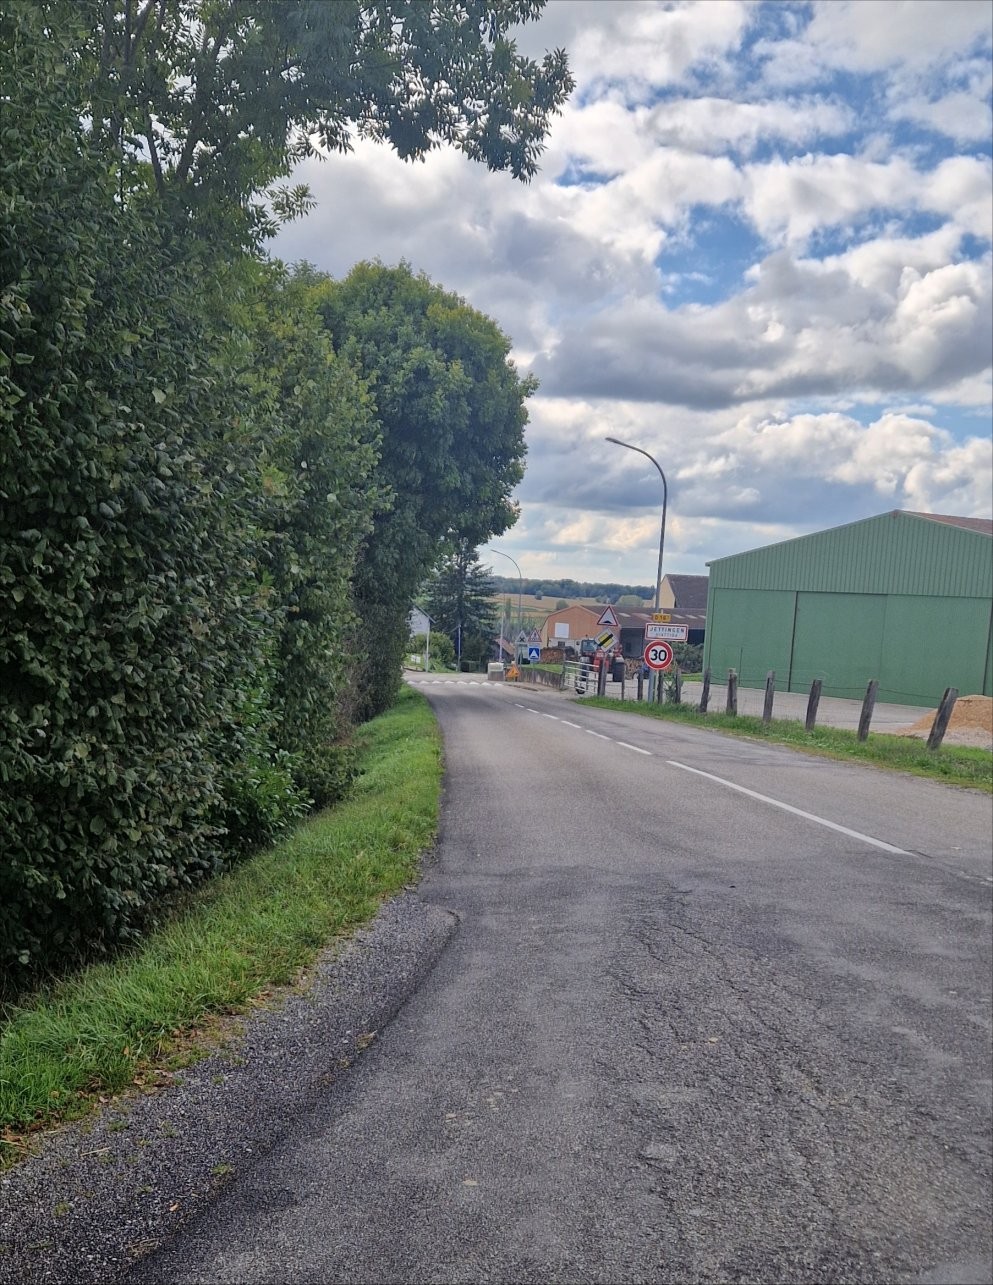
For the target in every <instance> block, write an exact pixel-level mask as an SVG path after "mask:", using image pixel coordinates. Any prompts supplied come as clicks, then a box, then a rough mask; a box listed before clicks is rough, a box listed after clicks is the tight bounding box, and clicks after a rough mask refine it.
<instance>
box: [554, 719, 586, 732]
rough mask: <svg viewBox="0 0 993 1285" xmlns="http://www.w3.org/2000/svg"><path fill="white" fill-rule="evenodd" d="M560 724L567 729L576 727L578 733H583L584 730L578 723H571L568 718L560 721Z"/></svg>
mask: <svg viewBox="0 0 993 1285" xmlns="http://www.w3.org/2000/svg"><path fill="white" fill-rule="evenodd" d="M559 722H560V723H562V724H563V725H564V726H565V727H574V728H575V729H576V731H577V732H581V731H582V730H583V729H582V728H581V727H580V725H579V724H578V723H570V722H569V720H568V719H567V718H562V719H560V720H559Z"/></svg>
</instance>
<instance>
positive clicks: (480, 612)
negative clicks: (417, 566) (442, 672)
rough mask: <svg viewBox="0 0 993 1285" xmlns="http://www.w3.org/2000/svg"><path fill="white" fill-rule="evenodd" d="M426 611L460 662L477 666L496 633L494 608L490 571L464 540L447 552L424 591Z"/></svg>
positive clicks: (486, 653) (487, 652) (487, 651)
mask: <svg viewBox="0 0 993 1285" xmlns="http://www.w3.org/2000/svg"><path fill="white" fill-rule="evenodd" d="M427 601H428V611H429V612H430V614H431V616H432V618H433V619H434V621H435V624H436V625H437V627H438V628H439V629H441V630H443V631H444V633H445V634H446V635H447V636H448V637H449V638H450V639H451V640H452V642H453V644H454V645H455V651H456V655H457V656H458V657H459V659H460V660H461V659H463V658H464V659H465V660H466V661H467V662H469V663H471V664H473V665H478V664H479V662H480V660H481V659H482V658H483V656H485V655H488V654H489V648H490V641H491V639H492V637H493V635H494V633H495V632H496V606H495V603H494V598H493V581H492V580H491V579H490V576H489V570H488V568H486V567H482V566H480V564H479V556H478V554H477V553H476V550H475V549H474V548H473V546H472V545H470V544H469V542H468V541H467V540H459V541H458V542H457V543H456V545H455V548H454V551H452V552H449V553H446V554H445V556H444V557H443V558H442V560H441V563H440V564H439V566H438V568H437V569H436V571H435V573H434V575H433V576H432V578H431V580H430V582H429V584H428V588H427Z"/></svg>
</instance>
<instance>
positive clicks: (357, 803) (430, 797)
mask: <svg viewBox="0 0 993 1285" xmlns="http://www.w3.org/2000/svg"><path fill="white" fill-rule="evenodd" d="M357 740H358V742H359V745H360V749H361V755H362V775H361V776H360V777H359V779H358V781H357V782H356V785H355V788H354V790H353V792H352V794H351V796H350V797H349V798H348V799H347V800H346V801H345V802H344V803H343V804H341V805H340V806H338V807H337V808H334V809H332V810H329V811H327V812H324V813H321V814H320V815H317V816H315V817H313V818H311V819H310V820H308V821H307V822H305V823H304V824H302V825H301V826H300V827H299V828H298V829H297V830H296V831H295V832H294V833H293V834H292V835H291V836H290V837H289V838H287V839H286V840H284V841H283V842H282V843H280V844H279V845H278V846H276V847H274V848H270V849H267V850H266V851H264V852H261V853H259V854H258V855H257V856H255V857H253V858H252V859H251V860H249V861H247V862H246V863H245V864H244V865H243V866H240V867H238V868H237V869H235V870H234V871H233V872H232V873H230V874H228V875H224V876H222V877H221V878H219V879H216V880H214V881H213V882H212V883H211V884H210V885H208V886H207V887H205V888H204V889H203V890H201V891H200V892H199V893H197V894H195V895H194V896H192V897H191V898H190V899H189V902H188V903H187V905H186V906H185V907H184V910H183V912H182V913H181V914H179V915H177V917H176V918H175V919H173V920H172V921H171V922H170V923H168V924H166V925H165V926H164V927H162V928H161V929H160V930H158V931H157V932H156V933H154V934H153V935H152V936H150V937H149V939H148V940H147V941H146V942H145V943H144V944H143V945H142V946H141V947H140V948H139V949H137V950H135V951H134V952H132V953H130V954H128V955H125V956H122V957H120V958H119V959H117V960H115V961H113V962H111V963H106V964H99V965H96V966H94V967H90V968H87V969H85V970H83V971H81V972H80V973H78V974H77V975H75V976H72V977H69V978H66V979H64V980H61V981H59V982H57V983H54V984H52V985H51V986H50V987H48V988H47V989H45V990H43V991H40V992H38V993H37V994H35V995H34V996H32V997H31V998H30V999H29V1000H26V1001H24V1002H22V1003H21V1004H20V1005H19V1006H17V1007H16V1008H14V1009H13V1010H12V1011H9V1012H7V1013H6V1014H5V1015H4V1017H5V1020H4V1022H3V1024H2V1025H0V1161H2V1160H5V1159H6V1160H10V1159H14V1158H16V1156H18V1155H20V1154H23V1152H24V1150H25V1147H26V1143H25V1133H26V1132H27V1131H30V1130H32V1129H37V1128H39V1127H40V1126H43V1125H47V1124H51V1123H54V1122H56V1121H59V1120H65V1119H71V1118H73V1117H76V1116H79V1115H82V1114H85V1113H86V1112H87V1111H88V1110H90V1109H91V1108H92V1106H93V1104H94V1102H95V1100H96V1099H97V1097H99V1096H106V1095H108V1094H112V1093H115V1092H118V1091H120V1090H122V1089H124V1088H126V1087H127V1086H129V1085H132V1084H136V1083H137V1084H142V1083H149V1082H154V1081H155V1079H156V1078H157V1077H158V1076H160V1075H161V1073H162V1072H163V1071H164V1070H167V1068H168V1067H169V1066H173V1067H175V1066H176V1065H178V1064H182V1063H183V1062H184V1061H186V1062H188V1061H190V1060H191V1059H192V1058H193V1057H195V1056H197V1055H198V1054H199V1052H200V1051H201V1047H200V1046H201V1045H202V1044H203V1043H204V1038H203V1037H204V1036H205V1035H206V1034H207V1033H208V1032H209V1030H210V1027H211V1024H212V1023H213V1025H214V1026H217V1025H218V1024H219V1023H218V1020H217V1019H218V1018H220V1017H223V1016H224V1015H230V1014H233V1013H238V1012H241V1011H243V1010H244V1009H245V1008H246V1007H247V1006H249V1005H250V1004H251V1003H252V1002H253V1000H256V999H257V997H259V996H260V995H263V994H264V993H265V992H266V991H267V990H268V989H269V988H270V987H273V986H281V985H286V984H288V983H292V982H293V981H294V980H295V979H296V978H297V977H298V976H299V974H300V971H301V969H303V968H305V967H306V966H307V965H308V964H310V963H312V962H313V960H314V959H315V957H316V955H317V953H318V952H319V951H320V950H321V948H322V947H324V946H325V945H327V944H328V943H329V942H330V941H332V940H334V939H335V938H338V937H342V936H344V935H345V934H347V933H348V932H350V931H351V930H352V929H354V928H355V927H356V926H357V925H359V924H362V923H364V922H366V921H367V920H369V919H370V918H371V917H372V916H373V915H374V914H375V912H376V910H377V908H378V907H379V905H380V904H381V902H382V901H383V900H384V899H385V898H387V897H389V896H390V895H391V894H393V893H395V892H397V891H398V890H399V889H401V888H402V887H404V885H406V884H409V883H411V882H412V881H414V880H415V879H416V878H417V877H418V873H419V866H420V857H421V854H422V852H423V851H424V850H425V848H427V847H428V846H429V845H430V844H431V843H432V842H433V840H434V837H435V834H436V832H437V822H438V797H439V792H440V780H441V741H440V736H439V733H438V729H437V725H436V723H435V720H434V717H433V715H432V714H431V712H430V709H429V708H428V705H427V703H426V702H425V701H424V699H423V697H421V696H419V695H417V694H416V693H414V692H412V691H410V690H409V689H405V690H404V692H403V694H402V696H401V699H400V702H399V704H398V705H397V706H396V708H395V709H393V710H391V711H390V712H389V713H387V714H385V715H383V716H382V717H381V718H379V719H376V720H375V721H373V722H372V723H369V724H367V725H366V726H365V727H363V728H361V729H360V731H359V733H358V735H357Z"/></svg>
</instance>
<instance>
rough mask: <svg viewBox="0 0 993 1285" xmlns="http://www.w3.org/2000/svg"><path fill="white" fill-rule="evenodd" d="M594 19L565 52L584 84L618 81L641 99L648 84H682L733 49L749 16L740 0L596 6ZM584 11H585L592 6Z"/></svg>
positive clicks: (631, 97)
mask: <svg viewBox="0 0 993 1285" xmlns="http://www.w3.org/2000/svg"><path fill="white" fill-rule="evenodd" d="M596 11H597V19H596V21H595V22H594V23H590V24H589V25H584V26H583V27H582V28H581V29H580V30H579V31H578V32H577V35H576V38H575V40H574V41H573V44H572V47H571V50H570V56H571V61H572V63H573V65H574V67H575V71H576V75H577V77H578V78H579V79H580V81H581V83H582V84H583V85H584V86H588V87H590V89H593V88H595V87H596V86H597V85H598V84H600V83H602V82H604V81H608V82H613V83H619V84H622V85H623V87H624V93H625V96H626V97H627V99H628V100H629V101H632V102H637V101H644V100H645V99H646V98H647V97H648V96H649V95H650V91H651V89H652V88H654V87H657V86H661V85H674V84H680V83H682V82H683V81H684V80H685V79H686V77H687V75H688V73H689V72H690V71H691V70H692V69H693V68H695V67H697V66H698V65H699V64H701V63H708V62H712V61H714V60H718V59H721V58H723V57H726V56H727V55H728V54H729V53H732V52H733V51H734V50H736V49H737V48H738V46H739V44H740V41H741V37H742V35H743V33H744V31H745V28H746V26H747V25H748V22H749V20H750V18H751V16H752V14H751V6H749V5H748V4H744V3H740V2H739V0H707V3H706V4H692V3H690V4H686V3H677V4H672V5H654V4H644V3H642V4H629V5H620V4H615V3H611V4H609V5H603V4H600V5H597V6H596ZM585 12H586V13H587V14H589V13H590V12H591V7H587V8H586V10H585Z"/></svg>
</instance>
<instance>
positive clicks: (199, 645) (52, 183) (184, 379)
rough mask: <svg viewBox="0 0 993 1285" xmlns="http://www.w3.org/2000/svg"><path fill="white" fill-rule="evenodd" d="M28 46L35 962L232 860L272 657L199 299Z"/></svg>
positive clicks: (0, 462) (20, 201)
mask: <svg viewBox="0 0 993 1285" xmlns="http://www.w3.org/2000/svg"><path fill="white" fill-rule="evenodd" d="M33 52H34V55H35V59H36V65H35V73H36V74H35V75H34V76H31V77H25V78H23V79H20V78H8V77H5V83H6V84H7V85H8V86H10V89H11V94H12V102H11V104H10V106H9V108H8V109H7V110H5V112H4V115H3V121H4V124H3V127H2V128H3V136H2V138H0V154H2V156H3V158H4V159H3V161H2V162H0V165H2V169H0V194H2V201H3V208H4V211H5V218H4V220H3V224H2V228H0V281H2V289H3V296H2V297H3V327H2V329H3V334H2V335H0V354H2V356H0V487H2V491H0V687H2V689H3V691H4V696H5V699H4V702H3V706H2V711H0V746H2V749H0V783H2V786H3V790H2V797H0V832H2V833H3V835H4V853H3V855H4V860H3V864H2V865H0V933H2V942H3V947H4V954H5V955H6V956H7V958H6V959H5V961H4V962H5V963H9V962H11V956H13V959H15V960H16V961H17V962H18V963H20V964H22V965H25V964H29V963H30V962H31V960H32V957H35V956H39V955H46V956H56V957H58V956H63V955H69V954H72V953H74V952H76V951H78V950H79V949H81V947H82V946H83V945H84V944H89V945H93V944H99V943H101V942H103V941H105V940H116V939H120V938H121V937H126V936H128V935H129V934H130V933H132V932H133V931H134V929H135V927H136V926H137V924H138V923H139V922H140V918H141V915H142V912H143V910H144V908H145V907H146V906H147V904H148V903H149V902H150V900H152V899H153V898H155V897H157V896H160V895H161V894H162V893H164V892H166V891H169V890H172V889H175V888H178V887H182V886H186V885H189V884H191V883H193V882H194V881H196V880H198V879H200V878H203V877H204V876H205V875H206V874H208V873H209V872H211V871H212V870H214V869H216V868H217V867H218V866H219V864H220V860H221V842H220V840H221V837H222V836H221V833H220V830H219V829H218V827H217V825H216V824H215V822H214V820H213V819H212V817H213V814H215V813H216V810H217V808H218V807H219V806H220V805H221V803H222V800H221V798H220V795H219V790H218V784H217V782H218V779H219V777H220V775H221V768H222V765H223V764H224V763H225V761H226V760H230V759H231V758H232V757H233V756H236V755H237V753H238V744H237V733H236V726H235V723H236V720H235V717H234V711H235V707H236V704H237V700H238V692H239V689H240V688H241V687H242V686H243V682H244V676H245V673H246V670H247V671H250V670H251V668H252V666H253V662H254V661H255V660H256V657H257V652H258V646H257V642H256V636H257V635H256V626H257V615H258V613H257V612H255V611H253V608H252V604H251V603H250V601H248V600H247V599H246V598H245V597H244V596H243V595H242V594H240V593H232V592H230V588H231V585H232V584H233V583H234V584H237V585H238V586H239V587H243V586H244V585H245V584H246V583H247V581H248V577H249V575H250V570H251V559H252V554H253V550H252V547H251V542H250V541H249V542H247V543H246V541H245V539H244V536H245V533H246V531H247V530H248V529H249V528H250V523H249V522H247V521H245V520H244V519H243V515H242V513H241V512H240V511H239V510H240V507H241V506H242V503H243V501H242V497H241V496H240V494H239V489H240V488H239V486H238V484H237V479H238V468H237V467H235V468H234V469H232V467H231V464H232V454H231V452H230V443H228V442H227V441H226V440H225V427H226V424H227V422H228V421H229V419H230V415H231V409H232V408H231V406H230V403H229V398H228V396H227V393H226V390H225V387H224V385H223V382H222V380H221V379H220V378H219V375H218V373H217V371H216V369H214V368H213V366H212V363H211V351H212V347H214V346H216V345H213V344H212V340H211V336H210V335H209V333H207V332H206V328H205V325H204V322H203V320H202V316H201V313H202V299H201V298H200V297H199V295H198V292H197V291H198V286H197V284H196V282H195V280H194V279H193V278H192V276H191V273H190V271H189V265H188V264H186V263H184V262H183V261H182V258H181V257H180V256H179V255H178V253H177V250H176V243H173V244H172V245H170V244H168V242H167V239H166V238H165V237H164V236H163V235H162V233H161V231H160V230H159V228H158V227H157V226H156V224H155V223H154V222H153V221H152V220H150V219H147V218H142V217H141V216H140V215H139V214H137V213H135V212H133V211H130V210H129V209H127V208H121V206H120V204H119V202H117V201H116V200H115V191H114V188H113V186H112V177H113V176H112V174H111V173H110V172H109V171H108V170H107V167H106V166H105V165H103V164H101V159H100V157H99V156H94V155H91V154H90V153H88V151H87V149H86V144H85V139H84V138H83V137H82V135H81V131H80V129H79V125H78V122H77V120H75V119H74V117H73V113H72V112H71V110H70V109H69V108H63V109H61V110H59V109H58V107H57V105H56V103H55V101H54V100H55V98H56V95H55V94H54V93H53V94H52V95H51V99H50V100H49V101H48V102H45V101H44V100H43V99H42V98H41V97H40V96H39V95H37V92H36V90H37V85H38V83H39V80H41V79H42V73H43V72H44V71H47V76H48V79H47V82H46V83H48V84H50V85H51V86H52V88H53V89H54V88H55V87H56V86H57V85H58V83H59V82H58V78H57V75H56V72H55V70H54V69H52V68H51V67H47V68H46V67H39V66H38V65H37V64H38V63H40V62H43V61H44V62H47V61H48V51H47V50H46V49H44V48H41V49H35V50H34V51H33ZM29 91H31V92H29ZM70 101H71V100H70ZM25 138H27V139H30V142H31V146H30V147H25V146H24V145H23V140H24V139H25Z"/></svg>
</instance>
